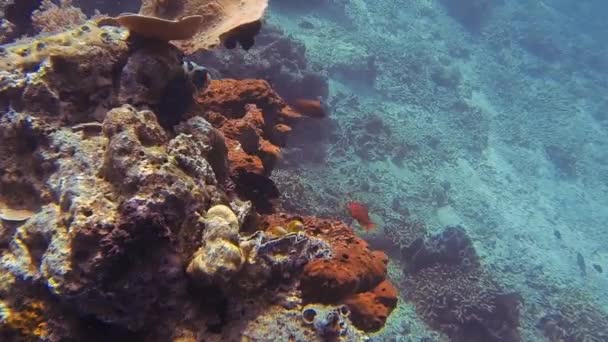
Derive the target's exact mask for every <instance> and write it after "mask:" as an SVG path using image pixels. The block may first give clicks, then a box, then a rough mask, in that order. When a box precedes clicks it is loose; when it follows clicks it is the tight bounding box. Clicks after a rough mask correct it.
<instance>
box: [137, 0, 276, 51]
mask: <svg viewBox="0 0 608 342" xmlns="http://www.w3.org/2000/svg"><path fill="white" fill-rule="evenodd" d="M266 7H268V0H249V1H240V0H187V1H177V0H169V1H165V0H163V1H159V0H144V1H143V2H142V6H141V9H140V11H139V13H140V14H143V15H148V16H154V17H159V18H163V19H169V20H172V19H178V18H181V17H184V16H191V15H200V16H202V17H203V23H202V25H201V26H200V28H199V30H198V33H197V34H196V35H195V36H194V37H193V38H191V39H188V40H185V41H180V42H176V44H177V45H178V46H179V47H180V48H181V49H182V50H183V51H184V52H185V53H186V54H191V53H193V52H195V51H197V50H205V49H210V48H213V47H215V46H217V45H218V44H219V43H220V41H222V42H224V43H226V42H227V41H228V42H229V41H231V40H232V39H234V38H235V36H234V35H235V34H237V35H239V37H238V39H240V40H241V44H242V45H243V47H245V46H246V44H252V41H253V37H254V36H255V35H256V34H257V31H259V26H257V25H259V23H260V19H261V18H262V17H263V15H264V12H265V10H266ZM251 25H253V26H254V28H253V31H251V32H242V31H239V32H237V31H238V30H239V29H241V30H242V29H243V28H247V29H249V27H251ZM255 26H257V30H256V29H255ZM247 31H249V30H247Z"/></svg>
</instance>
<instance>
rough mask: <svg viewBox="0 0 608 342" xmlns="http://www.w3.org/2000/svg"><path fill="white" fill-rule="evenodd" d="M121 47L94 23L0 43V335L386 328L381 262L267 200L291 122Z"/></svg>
mask: <svg viewBox="0 0 608 342" xmlns="http://www.w3.org/2000/svg"><path fill="white" fill-rule="evenodd" d="M191 3H193V2H191ZM230 8H231V7H225V9H230ZM255 19H257V18H255ZM128 37H129V35H128V32H127V30H126V29H125V28H122V27H118V26H103V21H97V22H87V23H85V24H82V25H80V26H78V27H76V28H74V29H72V30H69V31H66V32H63V33H58V34H56V35H51V36H45V37H40V38H34V39H31V40H28V41H24V42H21V43H15V44H12V45H9V46H2V47H1V51H2V54H1V55H0V64H1V65H2V70H1V71H0V132H1V133H0V170H1V172H0V213H2V216H1V217H0V218H1V220H0V274H1V275H2V276H1V277H0V339H2V340H3V341H22V340H26V341H29V340H32V341H33V340H44V341H98V340H103V339H105V338H107V339H108V340H146V341H177V340H179V341H202V340H204V341H219V340H224V341H237V340H243V339H245V340H253V341H268V340H273V341H325V340H327V339H329V338H330V339H332V340H336V341H363V340H365V339H366V338H367V337H366V335H365V334H366V332H371V331H377V330H379V329H381V328H382V326H383V325H384V323H385V322H386V320H387V317H388V315H389V314H390V313H391V311H392V310H393V309H394V308H395V305H396V292H395V288H394V287H393V286H392V285H391V284H390V282H389V281H388V279H387V276H386V273H387V262H388V259H387V258H386V256H385V255H384V254H383V253H382V252H378V251H373V250H372V249H370V248H369V246H368V245H367V244H366V243H365V242H364V241H363V240H362V239H360V238H358V237H357V236H355V234H354V232H353V230H352V229H351V228H349V227H348V226H346V225H345V224H344V223H341V222H339V221H333V220H321V219H318V218H315V217H295V216H293V215H290V214H287V213H280V212H279V211H280V208H279V207H277V206H275V205H274V203H273V199H274V198H276V197H277V196H278V193H277V189H276V187H275V186H274V183H273V182H272V181H271V180H270V178H269V177H270V175H271V172H272V170H273V167H274V165H275V163H276V162H277V160H278V159H279V158H281V148H282V146H284V144H285V141H286V139H287V138H288V136H289V134H290V131H291V127H292V126H294V125H297V124H298V123H299V121H300V120H301V116H300V115H299V114H298V113H296V112H295V111H293V110H292V109H291V108H290V107H289V106H288V105H287V104H286V103H285V101H283V100H282V99H281V97H280V96H279V95H277V93H276V92H274V90H273V89H272V88H271V87H270V85H269V84H268V83H267V82H265V81H261V80H240V81H239V80H229V79H227V80H214V81H212V82H211V83H210V84H209V85H208V87H206V88H204V89H199V88H198V87H195V86H193V80H192V79H191V77H192V76H191V75H190V74H189V73H188V72H187V71H188V69H187V68H185V67H184V65H190V64H188V63H189V62H188V61H186V60H184V55H183V51H180V50H179V48H178V47H176V46H175V45H172V44H170V43H168V42H163V41H155V42H154V43H151V42H149V41H141V40H138V39H133V37H131V38H128ZM178 95H179V96H181V97H179V98H177V99H178V100H176V96H178ZM171 101H175V102H171ZM101 336H103V337H101Z"/></svg>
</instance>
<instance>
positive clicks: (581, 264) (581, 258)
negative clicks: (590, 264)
mask: <svg viewBox="0 0 608 342" xmlns="http://www.w3.org/2000/svg"><path fill="white" fill-rule="evenodd" d="M576 263H577V264H578V268H579V269H580V270H581V276H582V277H583V278H584V277H586V276H587V266H586V265H585V257H584V256H583V255H582V254H581V253H579V252H577V253H576Z"/></svg>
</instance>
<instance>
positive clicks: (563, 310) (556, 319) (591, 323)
mask: <svg viewBox="0 0 608 342" xmlns="http://www.w3.org/2000/svg"><path fill="white" fill-rule="evenodd" d="M568 296H571V297H565V296H562V297H561V298H560V299H559V301H558V303H556V305H555V307H553V308H551V309H550V310H548V311H549V313H547V314H546V315H544V316H543V317H542V318H541V319H540V320H539V321H538V323H537V327H538V328H539V329H541V330H542V331H543V333H544V335H545V337H547V338H548V339H549V340H550V341H604V340H606V339H608V314H607V313H606V312H605V311H603V310H601V309H599V308H598V307H597V306H595V305H593V304H591V303H593V302H595V300H593V299H591V298H587V296H584V295H582V294H581V293H579V290H576V289H573V290H572V291H570V292H568Z"/></svg>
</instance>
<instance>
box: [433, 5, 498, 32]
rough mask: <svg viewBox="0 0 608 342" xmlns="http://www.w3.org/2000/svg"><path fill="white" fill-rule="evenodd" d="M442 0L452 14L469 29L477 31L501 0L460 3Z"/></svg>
mask: <svg viewBox="0 0 608 342" xmlns="http://www.w3.org/2000/svg"><path fill="white" fill-rule="evenodd" d="M440 2H441V4H442V5H444V6H445V7H446V9H447V11H448V13H449V14H450V16H452V17H453V18H454V19H456V20H458V21H459V22H460V23H461V24H462V25H463V26H464V27H466V28H467V29H469V30H471V31H474V32H477V31H479V30H480V29H481V28H482V26H483V24H484V23H485V22H486V21H487V20H488V18H489V16H490V15H491V14H492V10H493V9H494V8H495V7H496V6H497V5H498V4H500V2H501V1H491V0H465V1H461V2H459V3H458V4H457V3H455V2H454V1H449V0H441V1H440Z"/></svg>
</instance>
